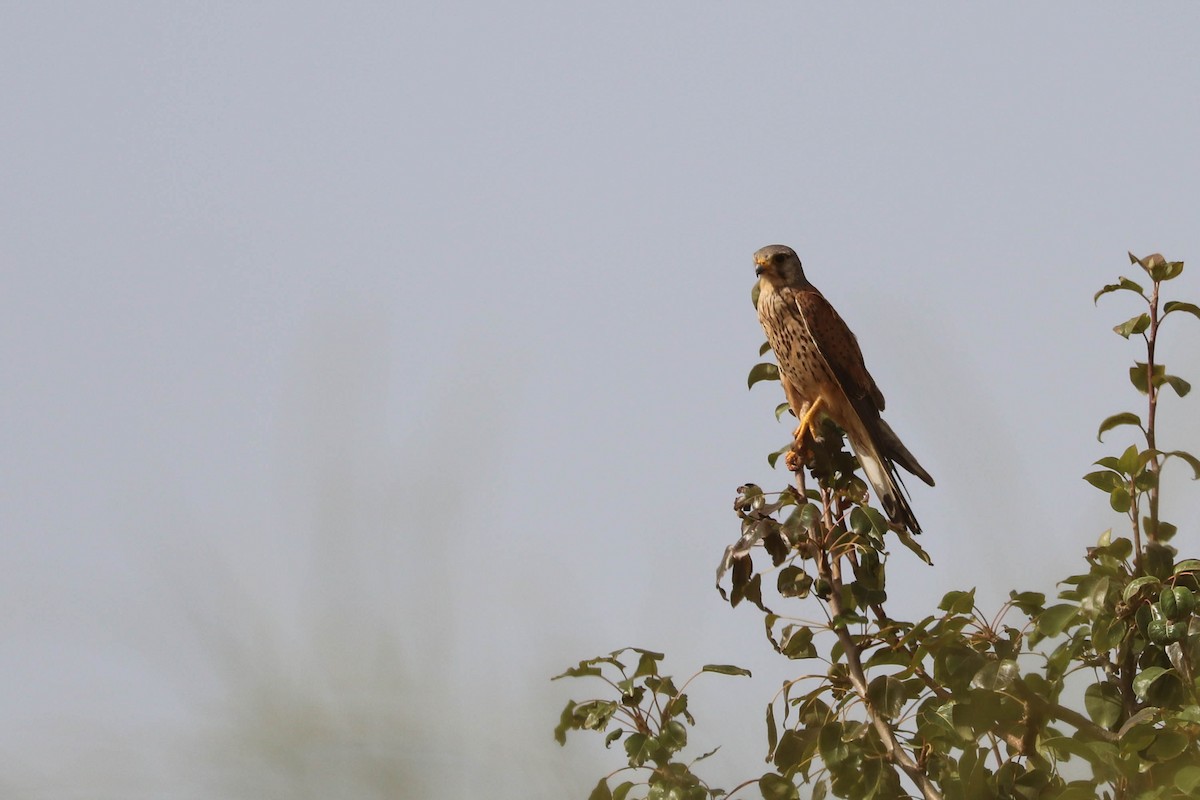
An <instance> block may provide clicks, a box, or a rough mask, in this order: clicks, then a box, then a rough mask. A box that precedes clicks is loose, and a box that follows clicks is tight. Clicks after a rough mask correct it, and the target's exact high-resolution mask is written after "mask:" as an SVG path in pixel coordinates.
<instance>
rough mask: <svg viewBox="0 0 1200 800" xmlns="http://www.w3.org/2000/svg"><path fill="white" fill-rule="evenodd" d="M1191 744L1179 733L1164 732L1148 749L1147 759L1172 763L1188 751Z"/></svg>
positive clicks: (1146, 752) (1155, 738) (1146, 751)
mask: <svg viewBox="0 0 1200 800" xmlns="http://www.w3.org/2000/svg"><path fill="white" fill-rule="evenodd" d="M1190 742H1191V739H1189V738H1188V737H1187V736H1186V735H1185V734H1183V733H1180V732H1179V731H1162V732H1161V733H1159V734H1158V736H1156V737H1154V743H1153V744H1151V745H1150V746H1149V747H1147V748H1146V750H1145V754H1146V758H1148V759H1150V760H1151V761H1170V760H1171V759H1172V758H1175V757H1176V756H1178V755H1180V754H1181V753H1182V752H1183V751H1184V750H1186V749H1187V746H1188V744H1189V743H1190Z"/></svg>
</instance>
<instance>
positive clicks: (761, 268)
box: [754, 261, 767, 277]
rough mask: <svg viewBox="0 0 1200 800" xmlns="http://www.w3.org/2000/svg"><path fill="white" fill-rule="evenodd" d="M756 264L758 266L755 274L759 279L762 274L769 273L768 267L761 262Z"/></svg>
mask: <svg viewBox="0 0 1200 800" xmlns="http://www.w3.org/2000/svg"><path fill="white" fill-rule="evenodd" d="M754 263H755V264H756V265H757V266H756V267H755V268H754V274H755V275H756V276H758V277H762V274H763V273H764V272H766V271H767V265H766V264H764V263H763V262H761V261H755V262H754Z"/></svg>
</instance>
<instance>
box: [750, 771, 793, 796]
mask: <svg viewBox="0 0 1200 800" xmlns="http://www.w3.org/2000/svg"><path fill="white" fill-rule="evenodd" d="M758 791H759V792H761V793H762V796H763V800H800V790H799V789H797V788H796V784H794V783H792V782H791V781H789V780H788V779H787V778H784V777H783V776H782V775H777V774H775V773H774V772H768V773H766V774H764V775H763V776H762V777H761V778H759V779H758Z"/></svg>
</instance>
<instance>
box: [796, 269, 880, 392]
mask: <svg viewBox="0 0 1200 800" xmlns="http://www.w3.org/2000/svg"><path fill="white" fill-rule="evenodd" d="M795 298H796V306H797V307H798V308H799V310H800V314H801V316H802V317H803V318H804V322H805V324H806V325H807V326H808V333H809V335H810V336H811V337H812V340H813V342H815V343H816V345H817V349H819V350H820V351H821V355H823V356H824V357H825V362H826V363H827V364H828V365H829V368H830V370H832V371H833V374H834V376H835V377H836V378H837V379H838V383H840V384H841V386H842V391H843V392H845V393H846V397H848V398H849V399H850V401H851V402H852V403H854V404H855V405H857V404H858V403H859V402H860V401H862V400H864V399H866V398H868V397H869V398H870V400H871V401H872V402H873V403H874V405H875V408H876V409H877V410H879V411H882V410H883V403H884V401H883V393H882V392H881V391H879V387H878V386H876V385H875V380H874V379H873V378H872V377H871V373H869V372H867V365H866V364H865V363H864V362H863V356H862V351H861V350H859V349H858V339H856V338H854V334H853V333H851V332H850V328H848V327H847V326H846V323H845V322H843V321H842V318H841V317H840V316H838V313H837V311H835V310H834V309H833V306H831V305H830V304H829V301H828V300H826V299H825V298H824V296H822V294H821V293H820V292H818V291H817V290H816V289H812V288H810V289H805V290H801V291H797V292H796V293H795Z"/></svg>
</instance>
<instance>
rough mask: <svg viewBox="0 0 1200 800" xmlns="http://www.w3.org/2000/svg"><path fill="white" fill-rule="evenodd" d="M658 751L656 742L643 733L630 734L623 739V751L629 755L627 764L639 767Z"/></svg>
mask: <svg viewBox="0 0 1200 800" xmlns="http://www.w3.org/2000/svg"><path fill="white" fill-rule="evenodd" d="M657 751H658V742H656V741H654V739H651V738H650V737H649V736H647V735H646V734H644V733H634V734H630V736H629V738H628V739H626V740H625V753H626V755H628V756H629V765H630V766H632V767H640V766H641V765H642V764H645V763H646V761H647V760H648V759H650V758H652V757H653V756H654V754H655V753H656V752H657Z"/></svg>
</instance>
